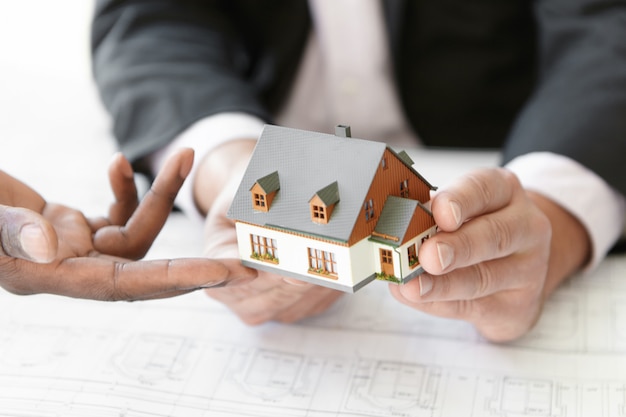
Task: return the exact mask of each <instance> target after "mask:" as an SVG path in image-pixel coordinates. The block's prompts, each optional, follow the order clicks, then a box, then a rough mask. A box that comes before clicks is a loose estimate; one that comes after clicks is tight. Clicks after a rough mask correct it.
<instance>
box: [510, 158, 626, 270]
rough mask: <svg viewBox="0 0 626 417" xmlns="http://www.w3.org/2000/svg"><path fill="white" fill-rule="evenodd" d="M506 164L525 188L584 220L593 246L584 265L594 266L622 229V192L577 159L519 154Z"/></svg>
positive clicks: (625, 203)
mask: <svg viewBox="0 0 626 417" xmlns="http://www.w3.org/2000/svg"><path fill="white" fill-rule="evenodd" d="M506 168H508V169H509V170H511V171H513V172H514V173H515V174H516V175H517V176H518V177H519V179H520V181H521V183H522V185H523V186H524V188H526V189H528V190H532V191H536V192H538V193H541V194H543V195H544V196H546V197H548V198H550V199H551V200H552V201H554V202H556V203H557V204H560V205H561V206H562V207H564V208H565V209H566V210H568V211H569V212H570V213H572V215H574V217H576V218H577V219H578V220H579V221H580V222H581V223H582V224H583V226H584V227H585V228H586V229H587V232H588V233H589V237H590V239H591V246H592V252H591V260H590V262H589V264H588V265H587V266H586V269H587V270H590V269H593V268H595V267H596V266H597V265H598V263H600V261H601V260H602V259H603V258H604V257H605V255H606V254H607V252H608V251H609V249H611V246H612V245H613V244H614V243H615V242H616V241H617V239H618V238H619V237H620V235H621V233H622V231H623V230H624V216H625V212H626V202H625V199H624V196H623V195H621V194H620V193H618V192H617V191H615V190H614V189H613V188H611V187H610V186H609V185H608V184H607V183H606V182H605V181H604V180H603V179H602V178H600V177H599V176H598V175H597V174H595V173H594V172H592V171H591V170H589V169H588V168H586V167H584V166H583V165H581V164H579V163H578V162H576V161H574V160H572V159H570V158H568V157H565V156H562V155H558V154H554V153H550V152H535V153H530V154H526V155H522V156H519V157H517V158H515V159H513V160H512V161H511V162H509V163H508V164H507V165H506Z"/></svg>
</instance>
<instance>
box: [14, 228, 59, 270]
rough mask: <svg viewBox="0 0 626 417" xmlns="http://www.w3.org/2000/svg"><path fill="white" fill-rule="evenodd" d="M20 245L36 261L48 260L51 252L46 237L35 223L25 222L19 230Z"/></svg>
mask: <svg viewBox="0 0 626 417" xmlns="http://www.w3.org/2000/svg"><path fill="white" fill-rule="evenodd" d="M20 246H21V247H22V250H23V251H24V253H25V254H26V255H27V256H29V257H30V258H31V259H32V260H33V261H36V262H49V261H50V260H51V259H50V258H51V256H52V254H51V253H50V245H49V244H48V238H47V237H46V235H45V234H44V232H43V229H42V228H41V227H39V226H38V225H36V224H27V225H25V226H23V227H22V229H21V230H20Z"/></svg>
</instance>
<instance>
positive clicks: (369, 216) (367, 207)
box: [363, 198, 375, 222]
mask: <svg viewBox="0 0 626 417" xmlns="http://www.w3.org/2000/svg"><path fill="white" fill-rule="evenodd" d="M363 213H364V214H365V220H366V221H368V222H369V221H370V220H373V219H374V216H375V212H374V200H372V199H371V198H370V199H369V200H367V201H366V202H365V203H364V204H363Z"/></svg>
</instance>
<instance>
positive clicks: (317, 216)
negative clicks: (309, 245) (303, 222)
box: [311, 204, 328, 222]
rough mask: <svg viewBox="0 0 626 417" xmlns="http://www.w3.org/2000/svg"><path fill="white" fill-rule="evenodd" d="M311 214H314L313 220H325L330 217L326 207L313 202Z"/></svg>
mask: <svg viewBox="0 0 626 417" xmlns="http://www.w3.org/2000/svg"><path fill="white" fill-rule="evenodd" d="M311 215H312V216H313V221H320V222H325V220H326V219H327V218H328V216H327V215H326V207H324V206H316V205H314V204H311Z"/></svg>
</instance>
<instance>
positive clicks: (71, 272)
mask: <svg viewBox="0 0 626 417" xmlns="http://www.w3.org/2000/svg"><path fill="white" fill-rule="evenodd" d="M18 261H19V260H18ZM12 268H13V269H14V270H15V271H19V273H17V272H16V274H15V276H4V277H2V286H3V287H5V288H6V289H7V290H8V291H11V292H13V293H15V294H35V293H50V294H58V295H64V296H69V297H76V298H87V299H94V300H101V301H122V300H124V301H136V300H148V299H156V298H166V297H172V296H176V295H180V294H184V293H187V292H190V291H194V290H197V289H201V288H210V287H213V286H218V285H226V284H234V283H236V282H237V281H238V280H245V279H247V278H248V277H249V276H250V275H252V274H254V271H251V270H249V269H248V268H245V267H243V266H242V265H241V263H240V262H239V261H237V260H234V259H232V260H231V259H223V260H219V261H215V260H209V259H200V258H195V259H175V260H154V261H140V262H124V261H123V260H112V259H110V258H109V257H85V258H72V259H67V260H64V261H62V262H60V263H58V264H56V265H51V264H47V265H40V264H34V263H30V262H25V261H21V262H18V263H16V264H15V265H13V266H12ZM24 274H28V275H29V276H31V277H35V278H33V279H30V280H20V279H19V277H20V276H24Z"/></svg>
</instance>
